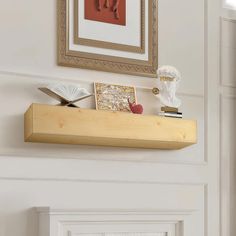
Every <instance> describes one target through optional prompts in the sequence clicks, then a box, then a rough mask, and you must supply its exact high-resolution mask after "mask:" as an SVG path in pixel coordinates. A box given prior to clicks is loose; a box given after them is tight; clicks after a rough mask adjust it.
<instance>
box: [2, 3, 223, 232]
mask: <svg viewBox="0 0 236 236" xmlns="http://www.w3.org/2000/svg"><path fill="white" fill-rule="evenodd" d="M218 17H219V13H218V9H217V4H216V3H215V1H214V0H182V1H175V0H159V64H171V65H174V66H176V67H177V68H178V69H179V70H180V71H181V72H182V76H183V82H182V85H181V90H180V93H179V95H180V97H181V98H182V100H183V107H182V111H183V113H184V116H185V118H189V119H197V120H198V144H197V145H195V146H192V147H189V148H186V149H183V150H181V151H158V150H136V149H122V148H105V147H99V148H98V147H85V146H68V145H45V144H30V143H27V144H26V143H24V141H23V113H24V112H25V111H26V109H27V108H28V106H29V105H30V104H31V103H32V102H39V103H53V102H52V101H51V99H50V98H47V97H46V96H45V95H43V94H41V93H40V92H39V91H37V88H38V87H39V86H41V85H43V84H47V83H49V82H52V81H73V82H78V83H80V84H83V85H84V86H85V87H87V88H88V89H92V85H91V83H92V82H93V81H103V82H108V83H119V84H125V85H135V86H137V90H138V100H139V102H141V103H143V104H144V107H145V113H147V114H150V113H155V112H156V102H157V101H156V100H155V98H154V97H152V95H151V94H150V93H148V92H147V91H144V90H143V89H141V88H139V87H140V86H141V87H143V86H144V87H150V88H152V87H153V86H155V80H154V79H150V78H142V77H134V76H128V75H119V74H110V73H103V72H96V71H89V70H81V69H72V68H63V67H58V66H57V65H56V0H54V1H53V0H51V1H48V0H41V1H32V0H21V1H17V0H8V1H1V2H0V30H1V31H0V32H1V44H0V52H1V53H0V105H1V113H0V154H1V157H0V236H15V235H17V236H35V235H36V231H37V227H36V225H35V218H34V217H33V216H32V212H31V211H30V210H29V209H31V208H32V207H34V206H52V207H54V208H108V209H109V208H122V209H132V208H137V209H148V208H152V209H170V210H175V209H183V210H188V209H193V210H194V212H195V213H194V214H193V216H191V222H192V223H191V225H193V226H194V229H195V230H194V232H193V233H194V235H195V234H196V235H205V236H206V235H209V236H211V235H216V236H217V235H218V227H217V226H218V225H219V222H218V205H217V203H218V179H217V178H218V172H217V168H218V162H217V160H218V149H217V148H216V147H217V146H216V145H217V144H218V143H217V141H218V140H217V138H218V123H217V121H218V120H217V119H218V114H217V112H218V108H219V107H218V105H219V104H218V97H217V96H218V93H216V92H217V91H216V90H214V91H213V90H212V89H214V88H215V87H217V86H218V84H217V83H218V81H217V79H218V73H217V70H216V68H217V66H218V64H217V63H218V51H217V49H218V47H219V45H218V38H217V37H218V26H219V25H218ZM85 105H86V106H89V107H93V106H94V102H93V101H89V102H88V103H87V104H84V106H85ZM211 105H213V106H211ZM210 118H213V119H212V120H211V122H209V120H210ZM212 131H213V132H212Z"/></svg>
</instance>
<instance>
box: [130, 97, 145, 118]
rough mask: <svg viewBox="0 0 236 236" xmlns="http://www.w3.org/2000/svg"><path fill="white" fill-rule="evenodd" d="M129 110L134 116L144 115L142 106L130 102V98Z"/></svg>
mask: <svg viewBox="0 0 236 236" xmlns="http://www.w3.org/2000/svg"><path fill="white" fill-rule="evenodd" d="M128 103H129V108H130V110H131V111H132V113H134V114H143V106H142V105H141V104H136V103H133V102H130V100H129V98H128Z"/></svg>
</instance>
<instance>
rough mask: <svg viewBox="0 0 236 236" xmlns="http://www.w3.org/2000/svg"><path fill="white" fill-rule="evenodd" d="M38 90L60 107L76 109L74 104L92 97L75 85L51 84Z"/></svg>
mask: <svg viewBox="0 0 236 236" xmlns="http://www.w3.org/2000/svg"><path fill="white" fill-rule="evenodd" d="M39 90H40V91H42V92H44V93H45V94H47V95H49V96H50V97H52V98H54V99H56V100H57V101H59V102H60V104H61V105H62V106H74V107H77V106H76V105H75V104H74V103H76V102H78V101H81V100H83V99H85V98H88V97H91V96H93V94H91V93H89V92H88V91H87V90H86V89H85V88H81V87H80V86H79V85H75V84H62V83H59V84H52V85H49V86H47V87H42V88H39Z"/></svg>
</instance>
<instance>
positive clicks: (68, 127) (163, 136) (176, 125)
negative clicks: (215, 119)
mask: <svg viewBox="0 0 236 236" xmlns="http://www.w3.org/2000/svg"><path fill="white" fill-rule="evenodd" d="M24 119H25V141H26V142H39V143H57V144H82V145H99V146H116V147H134V148H155V149H181V148H184V147H187V146H190V145H192V144H195V143H196V142H197V123H196V121H194V120H183V119H174V118H165V117H159V116H146V115H135V114H130V113H123V112H110V111H96V110H89V109H80V108H69V107H60V106H51V105H42V104H32V105H31V106H30V107H29V109H28V110H27V112H26V113H25V118H24Z"/></svg>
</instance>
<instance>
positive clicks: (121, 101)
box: [94, 83, 137, 112]
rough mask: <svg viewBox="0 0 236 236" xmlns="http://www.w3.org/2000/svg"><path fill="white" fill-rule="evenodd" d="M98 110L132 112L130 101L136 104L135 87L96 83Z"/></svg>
mask: <svg viewBox="0 0 236 236" xmlns="http://www.w3.org/2000/svg"><path fill="white" fill-rule="evenodd" d="M94 91H95V100H96V109H97V110H111V111H123V112H131V110H130V106H129V103H128V99H130V101H132V102H134V103H136V101H137V99H136V91H135V88H134V87H131V86H122V85H113V84H104V83H94Z"/></svg>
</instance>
